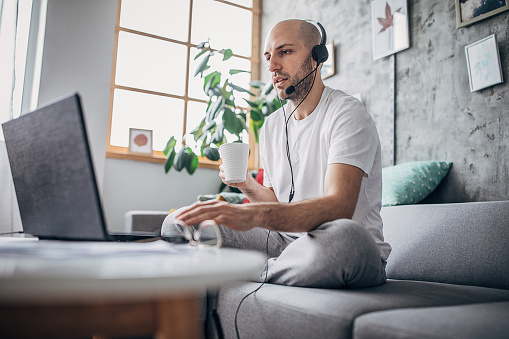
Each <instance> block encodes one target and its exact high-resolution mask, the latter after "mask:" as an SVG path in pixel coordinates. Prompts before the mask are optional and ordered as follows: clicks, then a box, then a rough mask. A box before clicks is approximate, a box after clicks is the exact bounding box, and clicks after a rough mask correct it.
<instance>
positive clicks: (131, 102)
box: [110, 89, 184, 151]
mask: <svg viewBox="0 0 509 339" xmlns="http://www.w3.org/2000/svg"><path fill="white" fill-rule="evenodd" d="M183 120H184V101H183V100H180V99H174V98H168V97H163V96H159V95H151V94H145V93H138V92H132V91H125V90H119V89H116V90H115V92H114V96H113V112H112V121H111V142H110V143H111V145H113V146H123V147H127V146H128V145H129V128H130V127H132V128H140V129H149V130H152V131H153V138H154V143H153V145H154V150H158V151H161V150H163V149H164V147H165V146H166V142H167V141H168V139H169V138H170V137H171V136H172V135H173V136H175V138H177V139H180V138H181V135H182V128H183Z"/></svg>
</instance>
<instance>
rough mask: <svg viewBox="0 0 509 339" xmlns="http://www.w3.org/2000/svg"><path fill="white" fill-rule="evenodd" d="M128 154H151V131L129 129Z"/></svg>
mask: <svg viewBox="0 0 509 339" xmlns="http://www.w3.org/2000/svg"><path fill="white" fill-rule="evenodd" d="M129 152H130V153H142V154H152V153H153V150H152V131H151V130H148V129H138V128H129Z"/></svg>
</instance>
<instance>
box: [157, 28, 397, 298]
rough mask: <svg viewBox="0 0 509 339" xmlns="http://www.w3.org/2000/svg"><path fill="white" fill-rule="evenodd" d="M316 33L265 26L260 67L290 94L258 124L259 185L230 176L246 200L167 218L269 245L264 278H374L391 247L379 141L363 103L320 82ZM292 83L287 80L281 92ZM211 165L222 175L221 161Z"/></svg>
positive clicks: (336, 281) (228, 240)
mask: <svg viewBox="0 0 509 339" xmlns="http://www.w3.org/2000/svg"><path fill="white" fill-rule="evenodd" d="M320 40H321V36H320V32H319V31H318V29H317V28H316V27H315V26H314V25H313V24H311V23H309V22H307V21H303V20H287V21H283V22H280V23H278V24H277V25H275V26H274V27H273V28H272V30H271V31H270V33H269V35H268V36H267V39H266V42H265V50H264V56H265V58H266V60H267V65H268V69H269V72H270V73H271V75H272V80H273V83H274V87H275V90H276V91H277V94H278V96H279V98H280V99H285V100H288V104H287V105H286V107H283V108H282V109H280V110H278V111H277V112H274V113H273V114H272V115H270V116H269V117H268V118H267V119H266V121H265V124H264V126H263V129H262V132H261V136H260V149H261V156H262V166H263V169H264V185H263V186H262V185H260V184H258V183H257V182H256V181H255V180H254V179H253V178H252V177H251V176H250V175H247V177H246V181H245V182H243V183H239V184H232V185H231V186H235V187H237V188H239V189H240V190H241V191H242V192H243V193H245V194H246V196H247V197H248V199H249V200H250V201H251V202H252V203H251V204H245V205H233V204H229V203H226V202H223V201H209V202H204V203H197V204H194V205H192V206H190V207H187V208H184V209H181V210H179V211H178V212H177V213H176V214H174V215H172V216H170V217H168V218H167V219H168V220H167V221H166V222H165V224H168V223H170V222H171V220H172V218H177V219H180V220H181V221H183V222H185V223H186V224H187V225H194V224H198V223H200V222H202V221H204V220H208V219H210V220H214V221H215V222H216V223H217V224H219V225H223V226H222V227H221V230H222V231H221V232H222V234H223V238H224V240H223V243H224V245H225V246H227V247H235V248H244V249H255V250H259V251H264V252H265V250H266V248H265V246H267V252H268V255H269V257H271V259H270V260H269V263H268V268H267V272H265V273H264V274H262V279H263V277H264V276H265V274H267V281H268V282H271V283H278V284H286V285H298V286H314V287H327V288H341V287H367V286H376V285H380V284H382V283H384V282H385V262H386V260H387V257H388V255H389V253H390V246H389V245H388V244H387V243H385V242H384V241H383V235H382V220H381V218H380V206H381V185H382V184H381V160H380V142H379V139H378V134H377V132H376V129H375V126H374V123H373V121H372V119H371V117H370V116H369V115H368V114H367V113H366V110H365V108H364V106H363V105H362V104H361V103H360V102H359V101H358V100H357V99H355V98H353V97H351V96H348V95H346V94H345V93H343V92H341V91H338V90H333V89H331V88H328V87H325V85H324V84H323V81H322V79H321V77H320V65H318V64H317V62H316V61H315V60H314V59H313V58H312V57H311V50H312V48H313V46H314V45H317V44H320ZM313 70H315V72H313ZM309 74H311V76H307V75H309ZM306 76H307V77H306ZM301 80H302V81H301ZM299 81H300V83H299ZM290 85H293V86H294V87H295V90H294V92H293V93H291V94H287V93H286V92H285V89H286V88H288V87H289V86H290ZM287 143H288V144H287ZM287 145H288V146H287ZM287 147H288V151H287ZM287 152H288V153H287ZM219 175H220V177H221V178H222V179H223V181H224V173H223V170H222V168H221V167H220V173H219ZM292 199H293V200H292ZM289 200H292V202H291V203H288V202H289ZM267 230H269V231H273V232H269V235H267ZM274 231H275V232H274ZM265 239H266V241H267V243H266V242H265Z"/></svg>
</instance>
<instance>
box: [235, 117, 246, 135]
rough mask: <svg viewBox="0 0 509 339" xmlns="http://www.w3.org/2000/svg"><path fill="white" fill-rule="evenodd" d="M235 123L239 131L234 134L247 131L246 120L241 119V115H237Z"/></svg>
mask: <svg viewBox="0 0 509 339" xmlns="http://www.w3.org/2000/svg"><path fill="white" fill-rule="evenodd" d="M237 121H238V126H239V130H238V131H237V133H236V134H240V133H242V131H244V130H246V131H247V126H246V118H245V117H242V115H240V114H239V115H237Z"/></svg>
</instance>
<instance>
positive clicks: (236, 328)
mask: <svg viewBox="0 0 509 339" xmlns="http://www.w3.org/2000/svg"><path fill="white" fill-rule="evenodd" d="M269 236H270V231H269V232H268V233H267V240H266V243H265V252H266V253H267V265H266V268H265V279H263V282H262V284H261V285H260V286H258V287H257V288H256V289H255V290H254V291H252V292H250V293H248V294H246V295H245V296H244V298H242V300H241V301H240V303H239V306H237V311H236V312H235V333H236V334H237V339H240V335H239V326H238V323H237V316H238V314H239V310H240V305H242V303H243V302H244V300H246V298H247V297H249V296H250V295H251V294H253V293H256V292H258V290H259V289H260V288H262V286H263V285H265V283H266V282H267V275H268V273H269Z"/></svg>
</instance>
